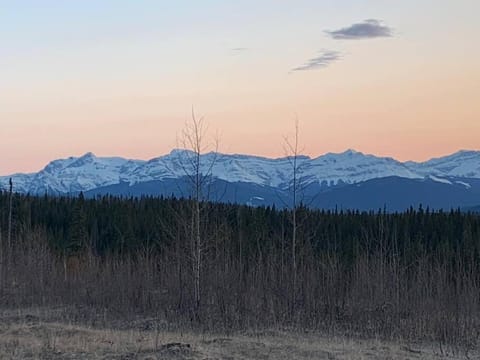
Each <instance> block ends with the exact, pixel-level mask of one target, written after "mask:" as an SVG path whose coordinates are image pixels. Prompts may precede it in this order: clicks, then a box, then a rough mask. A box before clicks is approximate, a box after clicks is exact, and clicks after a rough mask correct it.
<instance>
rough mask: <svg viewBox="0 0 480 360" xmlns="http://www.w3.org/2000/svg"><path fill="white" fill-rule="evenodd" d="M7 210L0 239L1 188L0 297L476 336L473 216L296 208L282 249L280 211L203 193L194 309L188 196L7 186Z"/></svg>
mask: <svg viewBox="0 0 480 360" xmlns="http://www.w3.org/2000/svg"><path fill="white" fill-rule="evenodd" d="M12 205H13V209H12V210H13V211H12V214H13V216H12V218H13V227H12V241H11V242H12V243H11V244H8V245H7V244H6V241H5V239H7V229H8V213H9V206H10V205H9V194H7V193H2V194H1V195H0V234H1V238H2V242H1V250H2V254H1V269H0V270H1V272H2V273H1V276H0V278H1V284H0V291H1V293H0V296H1V301H2V303H3V304H4V306H20V305H21V306H33V305H44V306H47V305H48V306H50V305H75V306H84V307H87V308H91V309H97V310H98V309H101V310H102V312H104V311H107V312H109V313H111V314H115V316H129V315H132V314H143V315H147V314H149V315H152V316H153V315H154V316H155V317H156V318H158V319H161V320H162V321H165V322H166V323H175V324H177V325H178V326H195V327H201V328H203V329H207V330H217V331H218V330H222V329H223V330H232V329H249V328H267V327H272V326H274V327H283V326H289V327H297V328H301V329H314V330H322V331H328V332H332V333H339V332H340V333H349V334H355V335H361V336H383V337H400V336H401V337H404V338H412V339H420V338H421V339H427V340H434V341H439V342H440V343H447V342H449V343H455V344H460V345H462V348H465V349H467V348H469V347H472V346H476V344H477V339H478V335H479V333H480V318H479V316H480V217H479V216H478V215H475V214H471V213H463V212H460V211H448V212H442V211H440V212H438V211H437V212H433V211H430V210H429V209H422V208H420V209H410V210H409V211H407V212H404V213H394V214H390V213H385V212H384V211H382V210H379V211H376V212H355V211H321V210H311V209H307V208H305V207H302V206H299V207H298V208H297V211H296V243H295V244H296V245H295V248H294V249H292V242H291V240H290V238H291V236H292V211H291V210H287V209H275V208H272V207H257V208H254V207H247V206H242V205H233V204H219V203H210V202H201V204H200V206H201V208H202V211H201V214H202V217H201V219H199V223H198V226H199V227H200V228H201V229H200V230H201V235H202V248H201V251H202V262H201V267H202V268H201V279H200V282H201V293H202V294H201V295H202V296H201V304H200V307H199V308H198V309H197V308H196V307H195V306H194V304H193V302H194V296H195V295H194V282H195V279H194V276H193V275H194V272H195V271H194V270H193V268H194V264H193V262H194V261H193V260H194V259H192V251H191V248H192V243H191V238H192V236H193V230H192V200H188V199H172V198H167V199H158V198H147V197H145V198H132V199H119V198H115V197H109V196H105V197H101V198H97V199H84V198H83V197H82V196H79V197H47V196H45V197H35V196H28V195H19V194H15V195H14V197H13V201H12ZM292 256H295V266H296V271H295V272H296V276H295V277H296V279H295V281H293V280H292V261H291V258H292ZM197 310H198V311H197ZM112 316H113V315H112Z"/></svg>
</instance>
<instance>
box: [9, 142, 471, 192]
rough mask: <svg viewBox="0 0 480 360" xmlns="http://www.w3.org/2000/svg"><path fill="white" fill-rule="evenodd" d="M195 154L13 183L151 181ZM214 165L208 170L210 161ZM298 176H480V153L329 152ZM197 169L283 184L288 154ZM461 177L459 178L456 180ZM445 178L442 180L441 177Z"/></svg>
mask: <svg viewBox="0 0 480 360" xmlns="http://www.w3.org/2000/svg"><path fill="white" fill-rule="evenodd" d="M192 155H194V153H193V152H191V151H189V150H184V149H173V150H172V151H171V152H170V153H168V154H166V155H163V156H160V157H157V158H153V159H151V160H149V161H143V160H128V159H124V158H120V157H97V156H95V154H93V153H91V152H88V153H86V154H84V155H82V156H80V157H69V158H66V159H59V160H54V161H52V162H50V163H49V164H48V165H47V166H46V167H45V168H44V169H43V170H41V171H40V172H38V173H34V174H16V175H12V177H13V178H14V186H15V189H16V191H18V192H25V193H26V192H30V193H37V194H38V193H44V192H49V193H57V194H62V193H70V192H78V191H88V190H92V189H95V188H98V187H103V186H108V185H114V184H118V183H121V182H128V183H130V184H134V183H141V182H145V181H151V180H163V179H167V178H178V177H181V176H184V175H186V174H187V173H188V172H189V171H191V170H192V169H191V168H190V167H191V162H190V161H189V160H191V156H192ZM214 159H215V164H214V166H213V167H212V168H211V169H210V165H211V163H212V161H213V160H214ZM297 160H298V161H297V164H298V166H299V175H300V176H301V178H302V179H303V180H304V181H305V182H307V183H319V184H326V185H337V184H342V183H346V184H353V183H359V182H362V181H366V180H370V179H375V178H383V177H390V176H397V177H403V178H410V179H417V178H430V179H437V180H436V181H444V179H446V178H480V152H479V151H465V150H464V151H459V152H457V153H455V154H452V155H449V156H445V157H442V158H436V159H432V160H429V161H426V162H423V163H415V162H405V163H402V162H400V161H397V160H395V159H393V158H389V157H377V156H374V155H369V154H364V153H362V152H358V151H355V150H352V149H349V150H346V151H344V152H341V153H327V154H324V155H322V156H319V157H316V158H313V159H311V158H310V157H308V156H298V158H297ZM200 163H201V165H202V166H201V169H200V170H201V172H202V173H206V172H208V171H209V170H211V171H212V174H213V176H215V177H217V178H219V179H222V180H225V181H229V182H248V183H255V184H258V185H268V186H273V187H279V188H287V187H288V185H289V182H290V181H291V175H292V162H291V158H289V157H283V158H277V159H270V158H265V157H260V156H250V155H241V154H233V155H229V154H220V153H215V152H210V153H206V154H202V155H201V157H200ZM8 179H9V176H5V177H0V187H3V188H6V186H7V184H8ZM460 180H461V179H460ZM445 181H446V180H445Z"/></svg>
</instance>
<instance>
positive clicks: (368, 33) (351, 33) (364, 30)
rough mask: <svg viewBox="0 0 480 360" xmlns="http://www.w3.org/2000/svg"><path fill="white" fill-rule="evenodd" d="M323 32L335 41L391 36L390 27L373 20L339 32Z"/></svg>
mask: <svg viewBox="0 0 480 360" xmlns="http://www.w3.org/2000/svg"><path fill="white" fill-rule="evenodd" d="M325 32H326V33H327V34H328V35H330V36H331V37H332V38H333V39H336V40H361V39H373V38H380V37H392V36H393V30H392V29H391V28H390V27H388V26H386V25H384V24H383V23H382V22H381V21H379V20H374V19H371V20H365V21H364V22H361V23H357V24H353V25H351V26H348V27H345V28H342V29H339V30H334V31H325Z"/></svg>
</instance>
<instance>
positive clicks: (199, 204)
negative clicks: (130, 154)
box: [178, 108, 218, 316]
mask: <svg viewBox="0 0 480 360" xmlns="http://www.w3.org/2000/svg"><path fill="white" fill-rule="evenodd" d="M207 136H208V126H207V124H206V122H205V120H204V118H203V117H201V118H197V117H196V115H195V111H194V109H193V108H192V116H191V119H190V120H189V121H187V122H186V123H185V127H184V129H183V130H182V133H181V136H180V138H179V139H178V144H179V145H180V147H181V148H182V149H184V151H182V152H179V159H178V160H179V164H180V166H181V167H182V171H183V173H184V174H185V177H186V179H187V182H188V186H189V187H190V198H191V204H192V208H191V214H190V232H191V235H190V257H191V260H192V272H193V283H194V285H193V288H194V311H195V316H198V313H199V309H200V305H201V294H202V291H201V283H202V279H201V278H202V267H203V264H202V262H203V252H204V250H205V248H206V244H205V239H204V238H203V236H202V221H203V220H202V219H203V216H204V214H203V212H204V206H205V204H204V202H205V201H206V200H208V196H209V193H210V186H211V183H212V175H213V174H212V171H213V167H214V165H215V163H216V161H217V154H218V137H215V138H214V139H213V141H209V140H208V139H207ZM208 151H210V153H211V154H212V156H211V157H209V158H208V159H207V160H206V158H205V156H204V154H205V153H206V152H208ZM204 160H205V161H204Z"/></svg>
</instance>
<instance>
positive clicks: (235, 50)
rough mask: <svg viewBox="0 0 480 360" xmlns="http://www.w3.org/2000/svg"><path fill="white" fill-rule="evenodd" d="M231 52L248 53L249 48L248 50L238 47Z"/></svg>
mask: <svg viewBox="0 0 480 360" xmlns="http://www.w3.org/2000/svg"><path fill="white" fill-rule="evenodd" d="M230 50H231V51H234V52H243V51H247V50H248V48H246V47H236V48H232V49H230Z"/></svg>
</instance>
